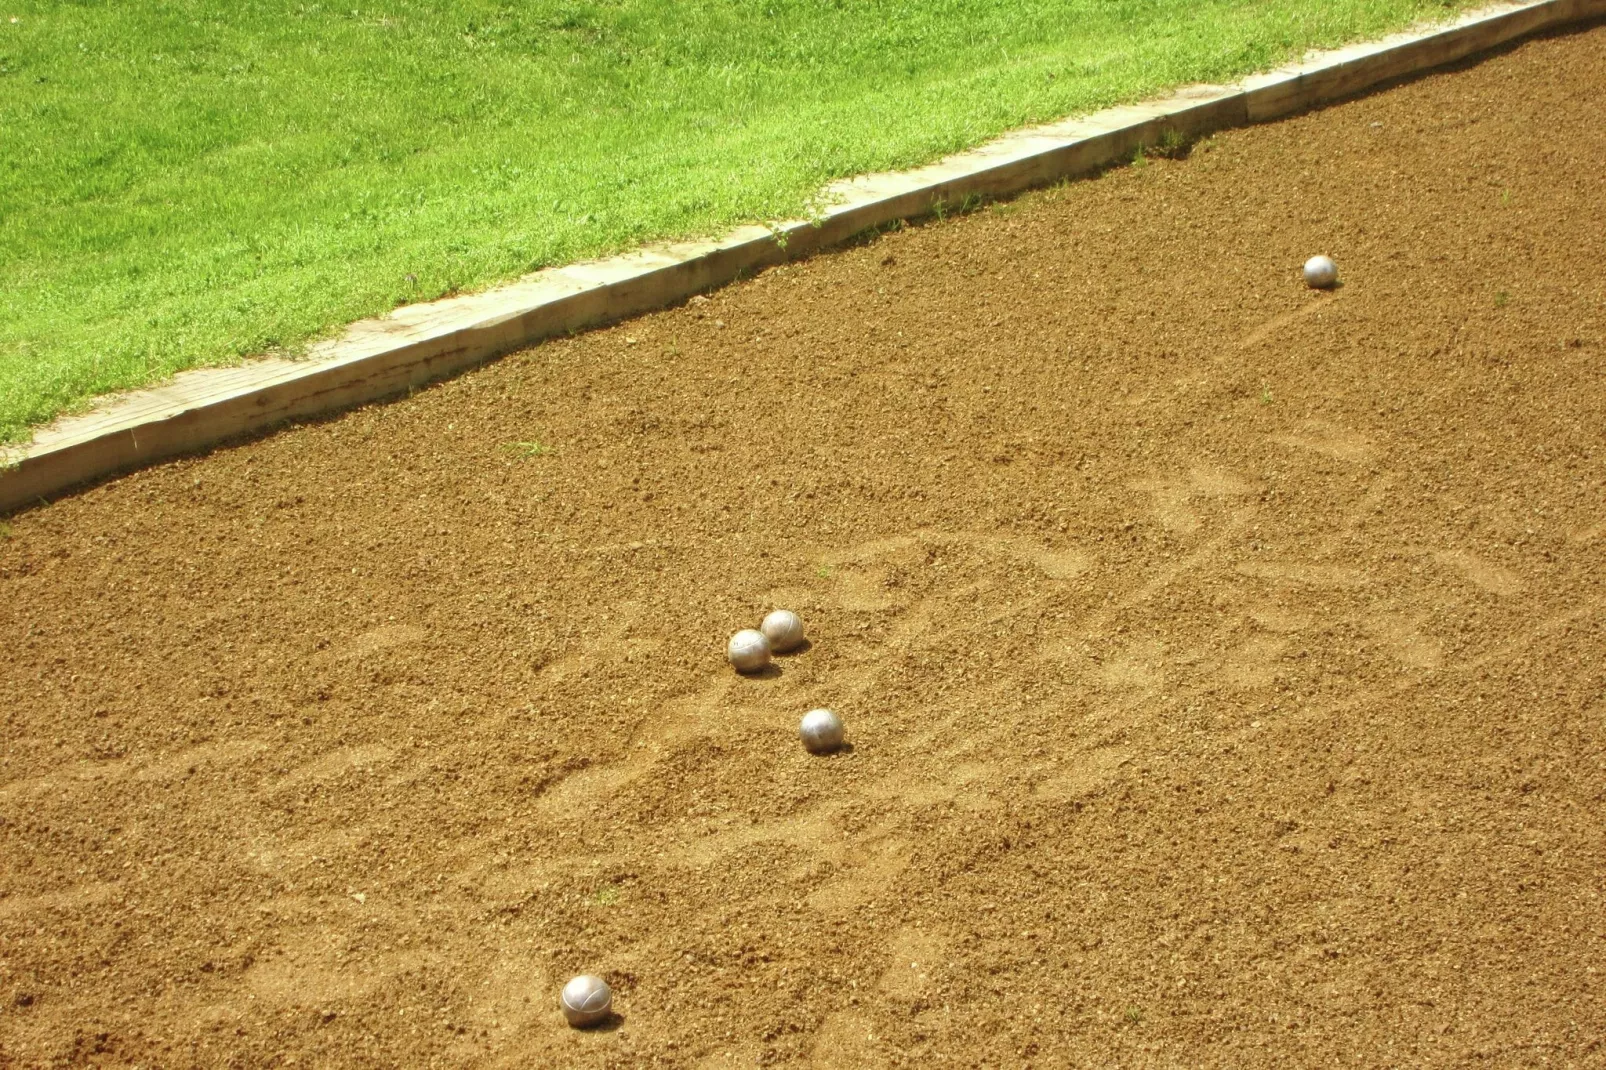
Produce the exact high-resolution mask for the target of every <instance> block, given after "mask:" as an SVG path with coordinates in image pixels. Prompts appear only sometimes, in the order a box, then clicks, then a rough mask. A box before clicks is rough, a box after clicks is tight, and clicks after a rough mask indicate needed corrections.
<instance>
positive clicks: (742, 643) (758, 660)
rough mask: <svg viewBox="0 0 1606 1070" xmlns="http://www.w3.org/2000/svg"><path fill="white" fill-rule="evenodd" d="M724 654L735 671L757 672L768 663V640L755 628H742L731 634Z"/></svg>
mask: <svg viewBox="0 0 1606 1070" xmlns="http://www.w3.org/2000/svg"><path fill="white" fill-rule="evenodd" d="M725 656H726V657H727V658H729V659H730V663H731V664H732V665H733V666H735V668H736V671H737V672H758V670H760V669H762V668H763V667H764V666H766V665H768V664H769V663H770V641H769V640H768V639H766V638H764V633H763V632H761V631H759V630H758V629H757V628H743V629H742V630H741V631H739V632H737V633H736V634H735V635H733V636H731V641H730V643H729V644H728V645H727V646H726V647H725Z"/></svg>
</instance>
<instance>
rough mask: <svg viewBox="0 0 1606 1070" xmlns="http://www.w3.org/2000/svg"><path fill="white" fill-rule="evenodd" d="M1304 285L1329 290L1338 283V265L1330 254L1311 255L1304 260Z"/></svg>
mask: <svg viewBox="0 0 1606 1070" xmlns="http://www.w3.org/2000/svg"><path fill="white" fill-rule="evenodd" d="M1305 285H1306V286H1309V287H1310V288H1311V289H1313V290H1331V289H1332V288H1333V287H1334V286H1337V285H1338V265H1337V264H1335V263H1333V258H1332V257H1330V256H1313V257H1311V258H1310V259H1309V260H1307V261H1305Z"/></svg>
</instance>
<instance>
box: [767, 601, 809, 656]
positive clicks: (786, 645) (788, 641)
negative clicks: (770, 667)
mask: <svg viewBox="0 0 1606 1070" xmlns="http://www.w3.org/2000/svg"><path fill="white" fill-rule="evenodd" d="M758 630H759V631H761V632H763V633H764V638H766V639H768V640H769V641H770V649H771V650H774V651H775V652H776V653H777V654H784V653H786V652H787V651H788V650H796V649H797V648H798V647H800V646H802V645H803V618H802V617H800V616H798V615H797V614H796V613H793V612H792V611H791V610H790V609H777V610H776V611H775V612H773V613H771V614H770V615H769V616H767V617H765V618H764V623H763V624H760V625H759V626H758Z"/></svg>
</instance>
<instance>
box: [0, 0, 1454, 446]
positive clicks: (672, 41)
mask: <svg viewBox="0 0 1606 1070" xmlns="http://www.w3.org/2000/svg"><path fill="white" fill-rule="evenodd" d="M7 4H9V8H7V7H6V6H4V5H7ZM1457 6H1460V5H1459V4H1458V3H1456V2H1450V3H1446V2H1439V0H684V2H676V3H669V2H667V0H657V2H651V0H599V2H593V3H585V2H556V0H528V2H526V3H522V4H516V3H512V2H511V0H504V2H499V3H498V2H490V0H433V2H429V3H426V2H423V0H372V2H370V0H342V2H341V3H338V4H328V5H325V4H318V3H295V2H290V0H227V2H224V0H145V2H140V3H133V2H123V3H112V2H109V0H76V2H72V3H67V2H60V0H52V2H41V0H0V439H12V440H14V439H16V438H18V437H23V436H25V435H26V433H27V428H28V426H29V425H30V424H34V423H38V422H40V421H42V420H45V419H48V418H49V417H51V416H52V415H54V414H56V413H57V412H60V411H62V410H63V409H67V408H72V407H74V406H77V405H81V404H82V403H83V401H84V399H86V398H87V397H89V396H92V395H94V394H97V393H102V392H106V391H110V390H116V389H123V388H127V387H133V386H138V385H141V384H144V383H148V382H150V381H152V380H153V379H157V378H160V377H162V376H165V375H168V374H171V373H172V372H174V371H177V370H180V369H183V368H188V367H192V366H195V365H199V364H212V363H223V362H229V361H233V360H237V359H239V358H241V357H245V356H250V355H253V354H259V353H263V352H268V351H294V350H295V349H296V348H297V347H299V346H302V345H304V344H305V343H306V341H307V340H308V339H309V338H312V337H315V336H317V335H319V334H320V333H326V332H328V331H329V330H330V329H331V328H334V327H336V326H338V325H340V324H342V323H345V322H348V321H350V320H353V319H358V318H361V317H363V316H367V315H371V314H374V313H377V312H380V311H382V310H384V309H386V308H390V307H392V306H394V305H396V304H398V303H402V302H407V301H413V300H420V299H426V298H433V297H437V296H439V295H441V294H442V293H445V292H449V291H452V290H456V289H466V288H471V287H478V286H483V285H486V284H489V283H493V282H496V281H498V280H501V279H506V278H509V277H511V276H515V275H518V274H521V273H523V272H526V271H530V270H532V269H534V268H538V267H541V266H543V265H547V264H555V263H562V262H565V261H570V260H574V259H578V258H581V257H586V256H592V255H595V254H599V253H607V252H611V251H617V250H619V249H623V248H626V247H628V246H632V245H635V244H638V243H640V242H642V241H645V240H648V239H652V238H660V237H669V236H689V235H697V234H708V233H712V232H716V231H718V230H720V229H721V228H724V227H725V226H727V225H729V224H732V223H736V222H739V221H752V220H762V219H773V218H778V217H783V216H788V215H793V214H795V213H797V212H799V211H800V210H802V209H803V207H804V206H805V204H806V202H807V200H808V198H809V197H810V195H811V194H813V193H815V192H816V191H817V190H818V189H819V188H820V186H822V185H823V184H824V183H825V182H827V181H828V180H830V179H832V178H835V177H839V176H842V175H847V174H852V173H856V172H862V171H869V170H879V169H885V168H893V167H905V166H909V165H913V164H917V163H921V162H924V161H928V160H930V159H932V158H934V157H936V156H938V155H941V154H943V153H946V152H950V151H953V150H956V149H960V148H963V147H966V146H969V145H972V144H975V143H976V142H978V141H981V140H984V139H986V138H987V137H989V136H990V135H993V134H996V133H998V132H1000V131H1003V130H1005V129H1008V128H1010V127H1014V126H1019V125H1022V124H1025V123H1031V122H1035V121H1041V120H1046V119H1050V118H1056V117H1060V116H1063V115H1067V114H1072V113H1076V112H1083V111H1088V110H1092V109H1096V108H1099V107H1103V106H1106V105H1109V104H1112V103H1116V102H1119V101H1122V100H1128V99H1131V98H1134V97H1138V96H1142V95H1144V94H1149V93H1152V92H1154V91H1156V90H1158V89H1160V88H1163V87H1166V86H1169V85H1174V84H1178V83H1183V82H1190V81H1200V80H1208V81H1221V80H1226V79H1230V78H1232V77H1234V76H1236V75H1240V74H1243V73H1245V72H1248V71H1250V70H1254V69H1257V68H1265V67H1269V66H1273V65H1275V64H1276V63H1277V62H1279V61H1281V60H1283V59H1285V58H1286V57H1288V56H1289V55H1291V54H1294V53H1297V52H1298V51H1300V50H1301V49H1304V48H1306V47H1310V46H1328V45H1334V44H1337V43H1339V42H1342V41H1345V40H1350V39H1354V38H1357V37H1364V36H1371V35H1376V34H1379V33H1382V32H1384V31H1387V30H1391V29H1395V28H1398V27H1399V26H1401V25H1404V24H1406V23H1408V22H1410V21H1412V20H1413V19H1417V18H1421V17H1424V16H1429V15H1438V14H1444V13H1445V12H1446V11H1447V9H1449V8H1453V7H1457Z"/></svg>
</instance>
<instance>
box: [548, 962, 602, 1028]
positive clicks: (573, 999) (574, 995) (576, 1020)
mask: <svg viewBox="0 0 1606 1070" xmlns="http://www.w3.org/2000/svg"><path fill="white" fill-rule="evenodd" d="M558 1002H559V1003H560V1004H562V1005H563V1016H564V1017H565V1018H567V1019H568V1020H569V1024H570V1025H572V1026H574V1027H575V1028H576V1029H584V1028H585V1027H586V1026H588V1025H596V1024H597V1023H598V1022H600V1021H602V1020H604V1019H605V1018H607V1017H608V1014H609V1012H610V1011H612V1010H613V990H612V989H610V988H609V987H608V982H607V981H604V980H603V979H602V978H600V977H598V976H597V975H596V974H593V973H582V974H581V975H580V976H579V977H576V978H574V979H573V980H572V981H570V982H569V983H568V984H566V985H564V986H563V995H562V996H560V997H559V998H558Z"/></svg>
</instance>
